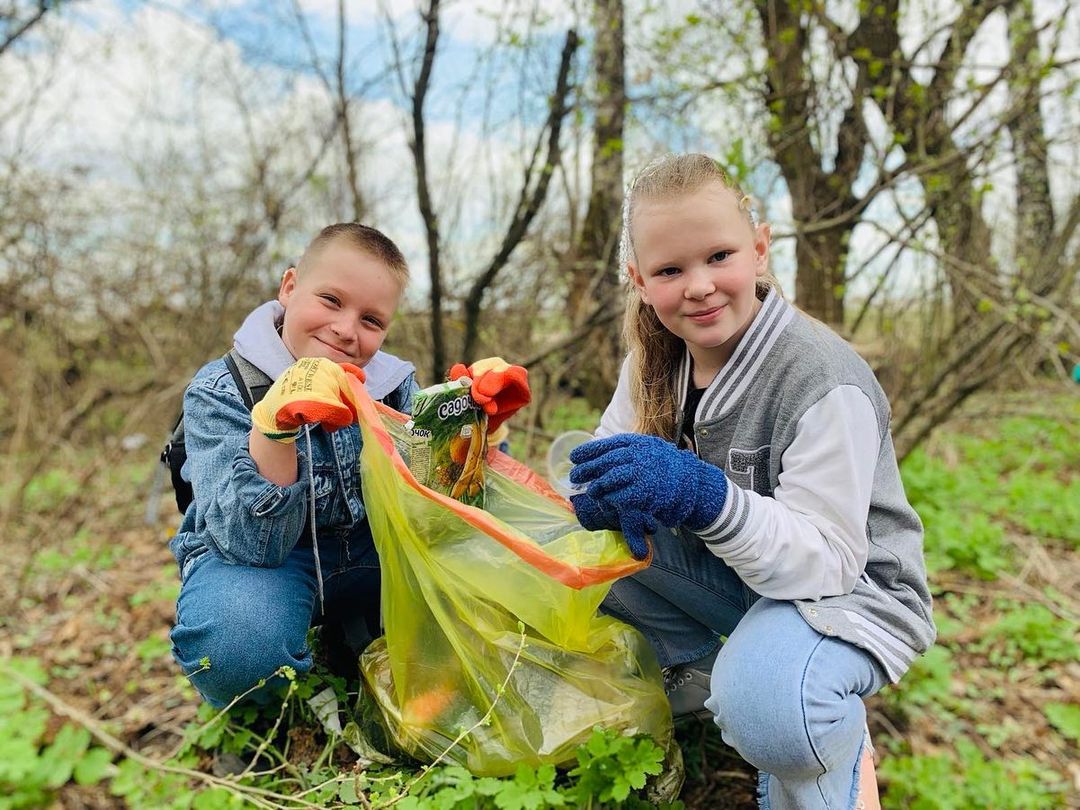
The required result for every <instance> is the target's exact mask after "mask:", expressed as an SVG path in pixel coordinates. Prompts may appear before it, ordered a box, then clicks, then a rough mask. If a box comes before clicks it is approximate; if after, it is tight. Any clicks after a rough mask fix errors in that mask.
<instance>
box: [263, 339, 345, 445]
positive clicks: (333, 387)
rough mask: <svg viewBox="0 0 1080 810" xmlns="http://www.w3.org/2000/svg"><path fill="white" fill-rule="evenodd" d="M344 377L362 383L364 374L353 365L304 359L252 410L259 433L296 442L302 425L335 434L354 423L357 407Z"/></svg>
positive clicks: (274, 385) (320, 358) (285, 373)
mask: <svg viewBox="0 0 1080 810" xmlns="http://www.w3.org/2000/svg"><path fill="white" fill-rule="evenodd" d="M347 374H352V375H353V376H355V377H357V378H358V379H359V380H360V381H361V382H363V381H364V371H363V369H361V368H360V367H359V366H354V365H353V364H352V363H341V364H340V365H339V364H338V363H335V362H334V361H333V360H328V359H326V358H325V357H304V358H302V359H300V360H297V361H296V362H295V363H293V364H292V365H291V366H289V367H288V368H287V369H285V371H283V372H282V373H281V376H280V377H278V378H277V379H276V380H275V381H274V384H273V385H272V386H270V390H269V391H267V392H266V396H264V397H263V398H262V399H261V400H259V402H257V403H256V404H255V407H254V408H252V410H251V422H252V425H253V426H254V428H255V429H256V430H257V431H259V433H261V434H263V435H264V436H266V437H267V438H268V439H271V440H273V441H275V442H281V443H284V444H289V443H292V442H294V441H296V437H297V435H299V432H300V426H301V425H309V424H315V423H316V422H317V423H319V424H321V425H322V426H323V427H324V428H325V429H326V430H338V429H339V428H343V427H345V426H347V425H351V424H353V423H354V422H355V421H356V417H357V403H356V397H355V396H354V395H353V392H352V389H351V388H350V387H349V381H348V376H347Z"/></svg>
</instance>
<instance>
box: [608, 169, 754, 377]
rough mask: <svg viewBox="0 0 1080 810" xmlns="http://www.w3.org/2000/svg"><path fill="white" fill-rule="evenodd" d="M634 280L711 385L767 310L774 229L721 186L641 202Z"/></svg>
mask: <svg viewBox="0 0 1080 810" xmlns="http://www.w3.org/2000/svg"><path fill="white" fill-rule="evenodd" d="M630 236H631V244H632V248H633V250H632V259H631V261H630V262H629V263H628V269H629V272H630V278H631V280H632V281H633V282H634V286H635V287H637V290H638V294H639V295H640V296H641V300H642V301H644V302H645V303H646V304H648V305H649V306H651V307H652V308H653V309H654V310H655V311H656V316H657V318H659V320H660V323H662V324H663V325H664V327H665V328H667V330H668V331H670V332H672V333H673V334H675V335H677V336H678V337H680V338H682V339H683V340H684V341H685V342H686V345H687V348H688V349H689V350H690V355H691V356H692V357H693V359H694V370H695V377H698V378H704V379H708V380H711V379H712V377H713V376H715V374H716V372H718V371H719V370H720V368H721V367H722V366H723V365H724V363H725V362H727V360H728V358H730V357H731V355H732V353H733V352H734V350H735V346H736V345H737V344H738V342H739V338H741V337H742V336H743V334H744V333H745V332H746V330H747V328H749V326H750V323H751V321H753V319H754V316H755V315H756V314H757V311H758V309H759V308H760V307H761V302H760V301H759V300H758V298H757V294H756V283H757V280H758V279H759V278H760V277H762V276H764V275H765V274H766V272H767V271H768V267H769V226H768V225H758V226H757V227H754V226H753V225H752V224H751V223H750V221H749V219H748V217H747V214H746V212H745V211H744V210H743V209H742V208H741V207H740V206H739V202H738V199H737V198H736V196H735V194H734V192H732V191H731V190H730V189H728V188H727V187H726V186H724V185H723V184H722V183H720V182H719V181H713V182H710V183H707V184H705V185H704V186H702V187H701V188H700V189H698V190H697V191H693V192H690V193H688V194H685V195H682V196H676V197H661V198H657V199H648V198H646V199H642V200H640V201H638V202H637V203H636V204H635V206H634V210H633V216H632V220H631V222H630Z"/></svg>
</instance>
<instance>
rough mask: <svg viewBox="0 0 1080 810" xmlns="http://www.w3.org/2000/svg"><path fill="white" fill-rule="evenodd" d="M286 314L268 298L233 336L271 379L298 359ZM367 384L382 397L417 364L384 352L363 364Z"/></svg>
mask: <svg viewBox="0 0 1080 810" xmlns="http://www.w3.org/2000/svg"><path fill="white" fill-rule="evenodd" d="M284 317H285V308H284V307H283V306H281V304H279V303H278V302H277V301H267V302H266V303H265V304H262V305H261V306H259V307H256V308H255V309H254V310H252V311H251V314H249V315H248V316H247V317H246V318H245V319H244V322H243V323H242V324H240V328H239V329H237V330H236V334H235V335H233V347H234V348H235V349H236V351H237V353H239V355H240V356H241V357H243V358H244V359H245V360H247V361H248V362H249V363H251V364H252V365H253V366H255V368H257V369H259V371H261V372H262V373H263V374H265V375H266V376H267V377H269V378H270V379H271V380H276V379H277V378H278V377H279V376H281V372H283V371H284V370H285V369H287V368H288V367H289V366H291V365H292V364H293V363H295V362H296V360H297V358H295V357H293V356H292V353H291V352H290V351H289V350H288V349H287V348H286V347H285V343H284V342H283V341H282V340H281V335H279V334H278V326H279V325H280V324H281V321H282V319H283V318H284ZM364 371H365V372H366V374H367V382H366V384H365V385H366V387H367V390H368V393H369V394H371V398H372V399H382V398H383V397H385V396H387V395H389V394H390V393H391V392H393V391H394V390H395V389H397V387H398V386H399V385H401V384H402V383H403V382H405V380H407V379H408V378H409V376H410V375H412V374H414V373H415V372H416V367H415V366H414V365H413V364H412V363H410V362H408V361H406V360H402V359H400V358H398V357H395V356H394V355H392V354H389V353H387V352H384V351H378V352H375V356H374V357H372V358H371V360H369V361H368V364H367V365H366V366H364Z"/></svg>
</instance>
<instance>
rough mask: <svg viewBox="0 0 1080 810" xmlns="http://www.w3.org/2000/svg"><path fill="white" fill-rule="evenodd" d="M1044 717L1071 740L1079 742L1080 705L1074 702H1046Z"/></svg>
mask: <svg viewBox="0 0 1080 810" xmlns="http://www.w3.org/2000/svg"><path fill="white" fill-rule="evenodd" d="M1043 711H1044V712H1045V713H1046V719H1047V720H1049V721H1050V722H1051V724H1053V726H1054V728H1056V729H1057V730H1058V731H1060V732H1061V733H1062V734H1063V735H1065V736H1066V737H1068V738H1069V739H1070V740H1072V741H1073V742H1080V706H1077V705H1076V704H1075V703H1047V704H1046V706H1044V707H1043Z"/></svg>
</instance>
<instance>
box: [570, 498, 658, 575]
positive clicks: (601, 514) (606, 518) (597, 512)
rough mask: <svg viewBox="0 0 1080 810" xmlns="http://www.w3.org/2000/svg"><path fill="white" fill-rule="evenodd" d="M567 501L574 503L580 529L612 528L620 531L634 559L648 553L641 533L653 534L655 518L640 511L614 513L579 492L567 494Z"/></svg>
mask: <svg viewBox="0 0 1080 810" xmlns="http://www.w3.org/2000/svg"><path fill="white" fill-rule="evenodd" d="M570 503H572V504H573V505H574V513H575V514H576V515H577V519H578V522H579V523H580V524H581V526H582V528H585V529H588V530H589V531H594V532H595V531H599V530H600V529H615V530H617V531H621V532H622V534H623V538H624V539H625V540H626V545H627V548H629V549H630V554H631V555H632V556H633V558H634V559H635V560H644V559H645V558H646V557H648V556H649V544H648V543H647V542H646V540H645V535H647V534H655V533H656V521H654V520H653V519H652V517H650V516H649V515H646V514H645V513H644V512H638V511H636V510H627V511H624V512H621V513H619V512H616V511H615V509H614V508H612V507H611V506H609V505H608V504H606V503H604V502H603V501H598V500H596V499H595V498H593V497H592V496H591V495H589V493H588V492H582V493H581V494H580V495H571V496H570Z"/></svg>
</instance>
